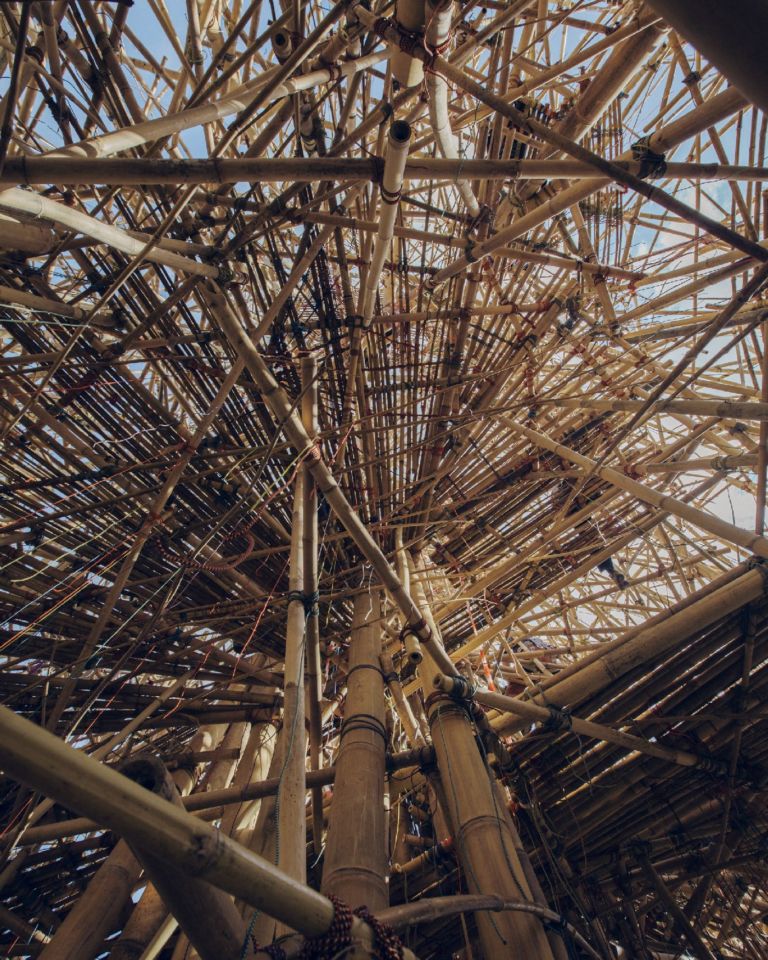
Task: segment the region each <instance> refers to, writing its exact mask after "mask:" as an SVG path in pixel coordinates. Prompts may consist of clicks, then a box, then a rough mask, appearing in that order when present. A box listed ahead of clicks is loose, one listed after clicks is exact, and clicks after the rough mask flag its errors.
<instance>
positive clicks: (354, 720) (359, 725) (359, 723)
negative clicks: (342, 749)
mask: <svg viewBox="0 0 768 960" xmlns="http://www.w3.org/2000/svg"><path fill="white" fill-rule="evenodd" d="M353 730H366V731H367V732H368V733H375V734H377V735H378V736H380V737H381V739H382V740H383V741H384V746H385V747H386V745H387V742H388V737H387V728H386V727H385V726H384V724H383V723H382V722H381V720H379V718H378V717H374V716H373V714H372V713H356V714H354V715H353V716H351V717H348V718H347V719H345V720H344V721H343V722H342V724H341V728H340V729H339V741H341V740H343V739H344V737H346V735H347V734H348V733H352V731H353Z"/></svg>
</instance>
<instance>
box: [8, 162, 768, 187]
mask: <svg viewBox="0 0 768 960" xmlns="http://www.w3.org/2000/svg"><path fill="white" fill-rule="evenodd" d="M614 162H615V165H616V167H617V168H618V169H620V170H621V171H623V172H625V173H627V174H631V175H632V176H640V174H641V172H642V165H641V164H640V163H639V162H638V161H633V160H617V161H614ZM383 164H384V160H383V158H382V157H378V156H371V157H366V158H356V157H242V158H239V159H218V158H213V159H189V160H174V159H167V158H154V157H152V158H134V157H88V158H80V157H61V156H48V157H11V158H9V159H8V160H6V162H5V166H4V167H3V171H2V174H1V175H0V185H5V186H18V185H21V184H23V185H27V186H32V185H33V184H48V183H57V184H74V185H76V184H89V185H90V184H95V183H99V184H107V185H111V184H114V185H120V186H128V185H131V184H134V185H141V184H165V183H170V184H179V183H188V184H191V183H220V184H225V183H238V182H240V181H245V182H250V183H253V182H256V181H261V182H264V183H280V182H283V181H292V182H295V181H305V182H314V181H318V180H339V181H343V180H372V181H374V182H379V181H380V180H381V173H382V168H383ZM403 177H404V179H405V180H416V181H419V180H427V181H429V180H454V181H456V182H458V180H459V178H462V179H466V178H468V177H472V178H478V179H482V180H520V179H528V178H530V179H537V180H541V179H550V178H560V179H566V178H567V179H569V180H590V181H595V182H600V183H602V184H606V183H610V182H611V178H610V177H600V176H597V177H596V176H595V168H594V167H593V166H591V165H590V164H588V163H585V162H584V161H581V160H567V159H565V160H504V159H499V160H471V159H463V158H458V159H456V160H452V159H447V158H444V157H409V158H408V161H407V163H406V166H405V171H404V174H403ZM665 177H666V178H668V179H673V180H675V179H680V180H683V179H685V180H743V181H762V180H768V167H750V166H742V165H730V164H721V163H669V164H667V168H666V171H665Z"/></svg>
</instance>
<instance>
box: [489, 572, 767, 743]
mask: <svg viewBox="0 0 768 960" xmlns="http://www.w3.org/2000/svg"><path fill="white" fill-rule="evenodd" d="M733 574H736V575H735V576H734V575H733ZM733 574H729V575H727V576H725V577H724V578H723V580H724V581H725V582H722V583H721V585H719V586H717V588H716V589H713V590H704V591H702V594H701V596H699V597H694V598H692V600H691V602H689V603H688V604H687V605H685V606H682V608H681V609H679V610H678V611H677V612H675V613H673V614H672V615H670V616H664V617H661V618H659V619H658V621H657V622H655V623H653V622H652V623H650V624H649V625H648V626H647V627H644V628H638V629H636V630H632V631H629V632H628V634H627V635H626V636H625V637H622V638H619V639H618V640H617V641H614V642H613V643H612V644H611V645H610V646H609V647H608V648H606V649H603V650H601V651H600V652H599V653H597V652H596V653H595V655H593V656H591V657H589V658H587V660H586V661H585V663H584V664H582V665H579V664H577V665H575V666H574V667H573V668H571V669H570V670H569V671H567V672H564V673H563V676H562V678H558V677H556V678H553V679H552V682H550V683H548V684H547V686H546V691H545V692H543V693H541V694H538V693H534V695H533V697H532V700H533V702H534V703H537V704H538V705H540V706H546V705H547V704H548V703H551V704H554V705H555V706H557V707H576V706H577V705H578V704H579V703H580V702H582V701H583V700H585V699H587V698H588V697H592V696H594V695H595V694H596V693H598V692H599V691H601V690H603V689H605V688H607V687H608V686H610V684H612V683H613V682H614V681H615V680H616V679H617V678H618V677H621V676H623V675H624V674H626V673H627V672H628V671H630V670H631V669H633V668H634V667H637V666H639V665H641V664H644V663H650V662H654V661H658V660H659V658H661V657H663V656H665V655H667V654H668V653H669V651H671V650H674V649H678V648H680V647H681V646H682V645H683V644H685V643H686V641H688V640H689V638H690V637H691V636H692V635H693V634H694V633H695V632H696V631H698V630H703V629H706V628H707V627H709V626H710V625H711V624H713V623H716V622H717V621H718V620H720V619H722V618H723V617H726V616H728V614H730V613H733V612H734V611H735V610H740V609H741V608H742V607H744V606H745V605H746V604H748V603H750V602H751V601H753V600H756V599H758V598H759V597H762V596H763V595H764V593H765V589H766V579H765V571H764V569H763V568H762V565H759V564H758V565H755V566H754V567H753V568H751V569H747V570H738V569H737V570H735V571H733ZM493 725H494V727H495V728H496V729H498V730H499V731H500V732H504V733H509V732H511V731H512V730H514V729H519V727H520V723H519V721H517V720H512V719H509V718H499V719H497V720H495V721H494V723H493Z"/></svg>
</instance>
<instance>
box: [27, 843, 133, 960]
mask: <svg viewBox="0 0 768 960" xmlns="http://www.w3.org/2000/svg"><path fill="white" fill-rule="evenodd" d="M140 874H141V864H140V863H139V861H138V860H137V859H136V857H135V856H134V853H133V851H132V850H131V849H130V847H129V846H128V844H127V843H126V842H125V841H124V840H119V841H118V842H117V844H116V845H115V847H114V849H113V850H112V852H111V853H110V855H109V856H108V857H107V859H106V860H105V861H104V863H103V864H102V865H101V866H100V867H99V869H98V870H97V871H96V873H95V874H94V876H93V878H92V879H91V882H90V883H89V884H88V886H87V888H86V890H85V892H84V893H83V894H82V895H81V896H80V898H79V899H78V901H77V903H76V904H75V905H74V907H72V909H71V910H70V911H69V913H68V914H67V915H66V917H65V918H64V922H63V923H62V924H61V926H60V927H59V928H58V930H57V931H56V933H55V934H54V935H53V937H52V939H51V941H50V943H48V944H46V946H45V947H44V949H43V950H42V952H41V953H40V958H41V960H93V957H96V956H98V954H100V953H101V952H102V950H103V949H104V939H105V938H106V937H107V936H109V934H111V933H114V932H115V931H116V930H118V929H119V928H120V925H121V924H122V922H123V920H124V917H125V913H126V911H127V910H128V908H129V906H130V902H131V893H132V892H133V887H134V884H135V883H136V881H137V880H138V879H139V876H140Z"/></svg>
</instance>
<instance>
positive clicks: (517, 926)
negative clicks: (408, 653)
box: [411, 576, 552, 960]
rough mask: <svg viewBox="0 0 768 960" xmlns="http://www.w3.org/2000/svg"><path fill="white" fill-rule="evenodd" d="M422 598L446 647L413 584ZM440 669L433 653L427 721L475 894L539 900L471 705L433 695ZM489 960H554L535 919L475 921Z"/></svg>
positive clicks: (426, 681) (427, 664)
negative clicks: (486, 760) (486, 759)
mask: <svg viewBox="0 0 768 960" xmlns="http://www.w3.org/2000/svg"><path fill="white" fill-rule="evenodd" d="M411 584H412V588H413V592H414V597H415V599H416V601H417V602H418V603H419V605H420V606H421V608H422V609H423V610H424V611H425V615H426V617H427V621H428V622H429V624H430V627H431V629H432V631H433V637H432V640H433V643H440V644H442V640H441V638H440V634H439V632H438V628H437V624H436V623H435V621H434V619H433V618H432V615H431V612H430V609H429V604H428V603H427V600H426V597H425V596H424V593H423V588H422V586H421V582H420V580H419V579H417V578H416V577H414V576H412V577H411ZM436 672H437V667H436V664H435V663H434V661H433V660H432V658H431V656H430V655H429V653H428V652H427V653H426V655H425V657H424V662H423V663H422V664H421V666H420V667H419V676H420V678H421V682H422V688H423V690H424V693H425V694H426V695H427V703H426V706H427V716H428V718H429V725H430V729H431V731H432V743H433V746H434V750H435V757H436V760H437V768H438V771H439V773H440V780H441V781H442V784H443V786H444V790H443V793H444V796H445V803H446V804H447V810H446V813H447V814H448V818H449V820H450V822H451V825H452V828H453V839H454V845H455V847H456V851H457V853H458V856H459V861H460V863H461V866H462V870H463V873H464V877H465V881H466V884H467V887H468V888H469V891H470V893H494V894H497V895H499V896H502V897H506V898H508V899H510V900H527V901H530V902H533V901H534V897H533V894H532V891H531V888H530V886H529V884H528V881H527V879H526V876H525V870H524V868H523V866H522V864H521V863H520V860H519V858H518V855H517V850H516V843H515V835H514V831H513V829H512V825H511V822H510V820H509V814H508V812H507V810H506V809H505V808H504V805H503V804H501V803H500V802H499V798H498V796H497V794H496V792H495V787H494V784H493V781H492V776H493V775H492V774H491V772H490V769H489V767H487V766H486V764H485V763H484V762H483V758H482V757H481V756H480V751H479V749H478V746H477V742H476V740H475V731H474V728H473V725H472V723H471V720H470V718H469V715H468V713H467V709H466V706H465V705H464V704H460V703H457V701H456V700H454V699H452V698H451V697H449V696H447V695H445V694H442V693H435V692H434V691H433V690H432V683H433V677H434V675H435V673H436ZM475 919H476V922H477V928H478V932H479V935H480V943H481V945H482V949H483V957H484V958H485V960H502V958H509V957H510V956H523V957H536V958H537V960H552V951H551V949H550V947H549V943H548V941H547V937H546V934H545V932H544V928H543V927H542V925H541V923H540V921H539V920H537V919H536V918H535V917H532V916H530V915H527V914H522V913H519V914H515V913H503V914H498V915H495V916H490V915H488V914H486V913H478V914H476V916H475Z"/></svg>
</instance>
